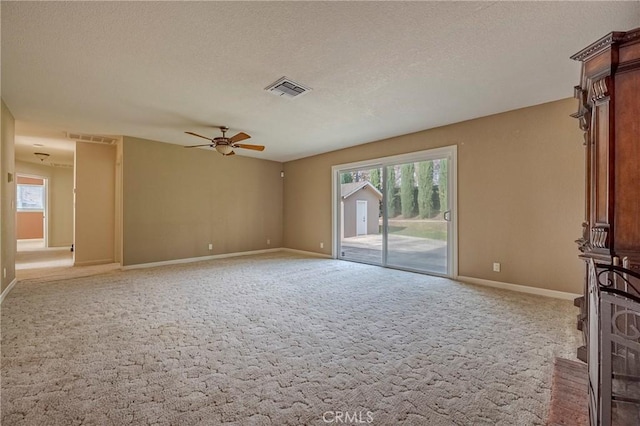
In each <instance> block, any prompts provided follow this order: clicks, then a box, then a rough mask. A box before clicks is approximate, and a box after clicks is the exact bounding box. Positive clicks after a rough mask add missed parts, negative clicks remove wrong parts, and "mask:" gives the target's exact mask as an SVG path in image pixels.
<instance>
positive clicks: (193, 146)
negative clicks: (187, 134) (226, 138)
mask: <svg viewBox="0 0 640 426" xmlns="http://www.w3.org/2000/svg"><path fill="white" fill-rule="evenodd" d="M199 146H210V147H211V148H213V146H214V145H213V144H212V143H205V144H204V145H190V146H185V148H197V147H199Z"/></svg>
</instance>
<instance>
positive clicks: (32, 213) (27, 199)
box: [16, 174, 48, 251]
mask: <svg viewBox="0 0 640 426" xmlns="http://www.w3.org/2000/svg"><path fill="white" fill-rule="evenodd" d="M47 188H48V185H47V179H46V178H44V177H41V176H29V175H22V174H18V175H17V176H16V238H17V240H18V242H17V244H18V251H20V249H21V248H22V249H26V250H36V249H44V248H45V247H47V217H48V215H47V201H48V200H47Z"/></svg>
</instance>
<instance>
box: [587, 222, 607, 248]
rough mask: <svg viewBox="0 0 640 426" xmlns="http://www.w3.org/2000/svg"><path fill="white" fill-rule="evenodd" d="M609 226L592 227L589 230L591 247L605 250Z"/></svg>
mask: <svg viewBox="0 0 640 426" xmlns="http://www.w3.org/2000/svg"><path fill="white" fill-rule="evenodd" d="M608 236H609V225H594V226H593V227H592V228H591V245H592V246H593V247H595V248H607V243H608V241H607V237H608Z"/></svg>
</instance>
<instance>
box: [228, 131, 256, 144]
mask: <svg viewBox="0 0 640 426" xmlns="http://www.w3.org/2000/svg"><path fill="white" fill-rule="evenodd" d="M250 137H251V136H249V135H248V134H246V133H245V132H240V133H238V134H237V135H235V136H234V137H232V138H229V140H230V141H231V143H236V142H240V141H243V140H245V139H249V138H250Z"/></svg>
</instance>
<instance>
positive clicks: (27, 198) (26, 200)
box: [17, 184, 44, 211]
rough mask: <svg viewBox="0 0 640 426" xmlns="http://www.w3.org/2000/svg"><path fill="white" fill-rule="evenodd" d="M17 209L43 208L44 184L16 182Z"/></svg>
mask: <svg viewBox="0 0 640 426" xmlns="http://www.w3.org/2000/svg"><path fill="white" fill-rule="evenodd" d="M17 186H18V194H17V195H18V203H17V204H18V205H17V208H18V211H29V210H31V211H33V210H44V185H26V184H18V185H17Z"/></svg>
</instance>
